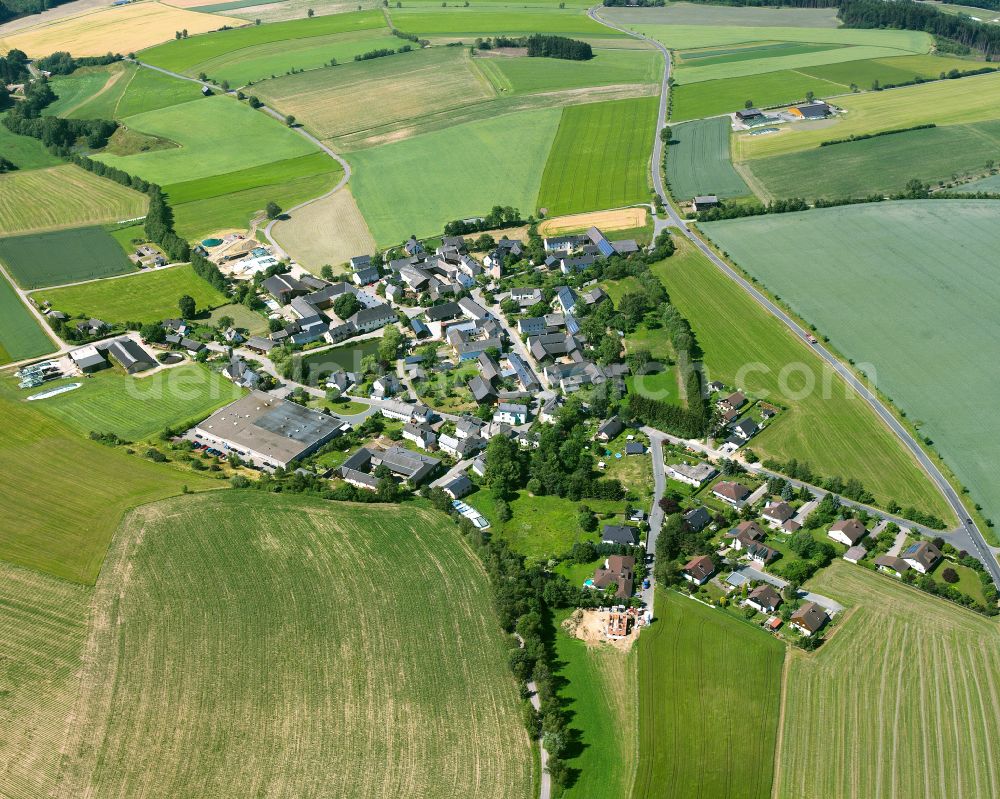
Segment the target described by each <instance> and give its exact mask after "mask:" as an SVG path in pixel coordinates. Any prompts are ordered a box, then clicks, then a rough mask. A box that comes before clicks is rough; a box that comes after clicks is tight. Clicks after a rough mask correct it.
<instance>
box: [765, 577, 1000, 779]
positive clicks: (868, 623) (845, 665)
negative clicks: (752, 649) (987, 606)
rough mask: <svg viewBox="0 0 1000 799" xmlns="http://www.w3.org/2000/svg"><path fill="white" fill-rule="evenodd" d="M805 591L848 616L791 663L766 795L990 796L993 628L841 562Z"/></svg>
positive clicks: (990, 622) (998, 692) (998, 722)
mask: <svg viewBox="0 0 1000 799" xmlns="http://www.w3.org/2000/svg"><path fill="white" fill-rule="evenodd" d="M809 587H810V589H811V590H814V591H817V592H819V593H822V594H826V595H830V596H833V597H836V598H838V599H839V600H840V601H842V602H844V603H845V604H850V605H853V606H854V609H853V611H852V615H851V616H850V617H848V618H847V619H845V620H844V622H843V623H842V627H841V628H840V629H838V630H837V632H836V634H835V635H834V636H832V638H831V639H830V640H829V641H828V642H827V643H826V644H825V645H824V646H823V647H822V648H821V649H820V650H819V651H818V652H816V653H814V654H806V653H804V652H797V651H792V652H791V653H790V654H789V657H790V660H789V663H788V676H787V685H786V688H785V711H784V713H783V719H784V724H783V729H782V733H781V747H780V750H779V752H778V756H777V758H776V761H777V763H778V770H777V774H776V775H775V782H776V792H775V796H777V797H780V799H821V797H822V798H823V799H825V797H830V796H838V797H845V799H883V798H884V799H889V798H890V797H898V796H907V797H923V798H924V799H931V798H932V797H939V796H968V797H974V796H976V797H978V796H992V795H994V794H996V793H997V791H998V790H1000V764H998V762H997V759H996V757H995V756H994V754H993V753H994V751H995V749H994V747H995V742H996V740H997V736H998V734H1000V716H998V715H997V712H996V706H997V701H998V697H1000V679H998V677H997V673H996V668H995V661H996V652H997V648H998V646H1000V630H998V627H997V622H996V620H995V619H986V618H984V617H982V616H979V615H977V614H975V613H973V612H972V611H968V610H965V609H963V608H959V607H957V606H955V605H952V604H951V603H948V602H945V601H943V600H940V599H935V598H933V597H930V596H928V595H927V594H924V593H921V592H920V591H918V590H917V589H915V588H910V587H909V586H905V585H902V584H900V583H899V582H897V581H895V580H893V579H891V578H888V577H883V576H880V575H876V574H873V573H872V572H869V571H867V570H865V569H862V568H859V567H857V566H852V565H850V564H847V563H844V562H842V561H836V562H834V563H833V564H832V565H831V567H830V568H828V569H823V570H822V571H820V572H819V573H818V575H817V576H816V578H814V579H813V580H812V581H811V582H810V583H809Z"/></svg>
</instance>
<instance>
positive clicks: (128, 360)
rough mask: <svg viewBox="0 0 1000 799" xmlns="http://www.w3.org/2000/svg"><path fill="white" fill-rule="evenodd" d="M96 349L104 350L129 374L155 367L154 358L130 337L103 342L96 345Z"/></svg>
mask: <svg viewBox="0 0 1000 799" xmlns="http://www.w3.org/2000/svg"><path fill="white" fill-rule="evenodd" d="M97 349H98V350H103V351H105V352H106V353H107V354H108V355H109V356H110V357H111V358H112V359H113V360H115V361H117V362H118V363H119V364H120V365H121V367H122V369H124V370H125V371H126V372H128V373H129V374H130V375H134V374H135V373H136V372H145V371H146V370H147V369H153V368H155V367H156V359H155V358H153V356H152V355H150V354H149V353H148V352H146V350H144V349H143V348H142V346H141V345H139V344H138V343H136V342H135V341H133V340H132V339H130V338H120V339H115V340H114V341H111V342H104V343H102V344H100V345H98V347H97Z"/></svg>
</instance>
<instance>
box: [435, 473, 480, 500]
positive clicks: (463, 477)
mask: <svg viewBox="0 0 1000 799" xmlns="http://www.w3.org/2000/svg"><path fill="white" fill-rule="evenodd" d="M474 487H475V486H473V484H472V481H471V480H470V479H469V476H468V475H467V474H464V473H463V474H460V475H458V476H457V477H455V478H453V479H451V480H449V481H448V482H447V483H445V484H444V485H443V486H441V490H442V491H444V493H446V494H447V495H448V496H449V497H451V498H452V499H461V498H462V497H464V496H465V495H466V494H468V493H469V492H470V491H472V489H473V488H474Z"/></svg>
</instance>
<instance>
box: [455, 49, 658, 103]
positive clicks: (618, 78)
mask: <svg viewBox="0 0 1000 799" xmlns="http://www.w3.org/2000/svg"><path fill="white" fill-rule="evenodd" d="M472 63H473V64H475V65H476V66H477V67H478V68H479V69H480V71H482V72H483V74H485V75H486V77H487V78H489V80H490V83H492V84H493V88H495V89H496V90H497V93H498V94H530V93H532V92H546V91H559V90H562V89H577V88H584V87H588V86H610V85H620V84H629V83H642V84H649V85H650V86H652V87H654V88H655V86H656V84H657V82H658V81H659V80H660V75H661V74H662V72H663V58H662V57H661V56H660V54H659V53H658V52H656V51H655V50H600V49H598V50H595V51H594V58H592V59H591V60H590V61H565V60H562V59H559V58H528V57H523V58H508V57H504V56H496V57H477V58H475V59H473V62H472Z"/></svg>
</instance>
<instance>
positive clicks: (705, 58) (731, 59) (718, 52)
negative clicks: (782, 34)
mask: <svg viewBox="0 0 1000 799" xmlns="http://www.w3.org/2000/svg"><path fill="white" fill-rule="evenodd" d="M841 46H842V45H835V44H822V43H819V42H747V43H746V44H735V45H732V46H731V47H702V48H699V49H696V50H677V51H675V52H674V60H675V61H676V64H677V69H681V68H688V67H706V66H713V65H715V64H733V63H736V62H739V61H753V60H755V59H759V58H775V57H777V56H788V55H803V54H805V53H817V52H821V51H823V50H832V49H834V48H836V47H841Z"/></svg>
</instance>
